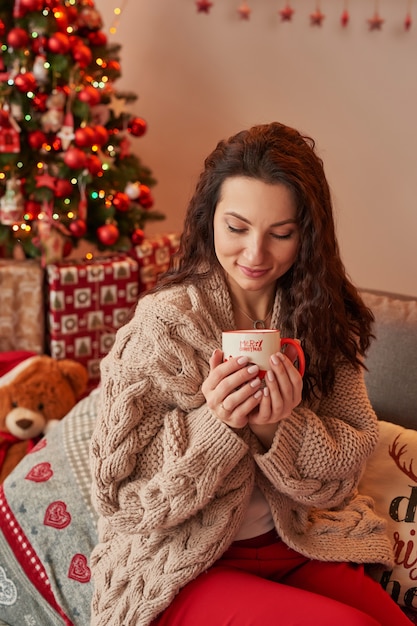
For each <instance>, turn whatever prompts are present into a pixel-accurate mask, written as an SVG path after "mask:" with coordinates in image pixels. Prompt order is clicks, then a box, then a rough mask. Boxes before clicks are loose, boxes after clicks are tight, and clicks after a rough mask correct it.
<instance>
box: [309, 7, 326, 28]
mask: <svg viewBox="0 0 417 626" xmlns="http://www.w3.org/2000/svg"><path fill="white" fill-rule="evenodd" d="M325 17H326V16H325V15H324V13H322V12H321V11H320V9H316V10H315V11H314V13H310V24H311V26H321V23H322V21H323V20H324V18H325Z"/></svg>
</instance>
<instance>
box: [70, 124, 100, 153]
mask: <svg viewBox="0 0 417 626" xmlns="http://www.w3.org/2000/svg"><path fill="white" fill-rule="evenodd" d="M94 140H95V132H94V129H93V128H92V126H84V127H83V128H77V130H76V131H75V138H74V141H75V143H76V145H77V146H79V147H80V148H88V147H89V146H92V145H93V144H94Z"/></svg>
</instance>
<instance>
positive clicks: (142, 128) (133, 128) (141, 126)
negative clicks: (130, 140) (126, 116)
mask: <svg viewBox="0 0 417 626" xmlns="http://www.w3.org/2000/svg"><path fill="white" fill-rule="evenodd" d="M147 128H148V127H147V124H146V122H145V120H143V119H142V118H141V117H133V118H132V119H131V120H130V121H129V123H128V125H127V129H128V131H129V132H130V134H131V135H133V136H134V137H142V135H144V134H145V133H146V130H147Z"/></svg>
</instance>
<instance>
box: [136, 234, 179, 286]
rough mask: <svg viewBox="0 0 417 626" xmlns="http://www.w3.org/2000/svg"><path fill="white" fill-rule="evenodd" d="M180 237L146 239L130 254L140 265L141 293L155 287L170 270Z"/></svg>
mask: <svg viewBox="0 0 417 626" xmlns="http://www.w3.org/2000/svg"><path fill="white" fill-rule="evenodd" d="M178 245H179V235H178V234H176V233H169V234H167V235H159V236H155V237H150V238H148V239H145V240H144V242H143V243H141V244H140V245H138V246H135V247H134V248H132V250H131V252H130V254H131V255H132V257H133V258H134V259H136V260H137V262H138V263H139V291H140V292H142V291H146V290H147V289H151V288H152V287H154V286H155V284H156V282H157V280H158V276H159V275H160V274H163V273H164V272H166V271H167V269H168V268H169V264H170V261H171V256H172V255H173V254H174V252H176V251H177V249H178Z"/></svg>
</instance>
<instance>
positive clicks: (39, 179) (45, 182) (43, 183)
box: [36, 172, 56, 190]
mask: <svg viewBox="0 0 417 626" xmlns="http://www.w3.org/2000/svg"><path fill="white" fill-rule="evenodd" d="M55 184H56V178H55V177H54V176H51V175H50V174H48V172H45V173H44V174H38V175H37V176H36V187H48V188H49V189H52V190H54V189H55Z"/></svg>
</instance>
